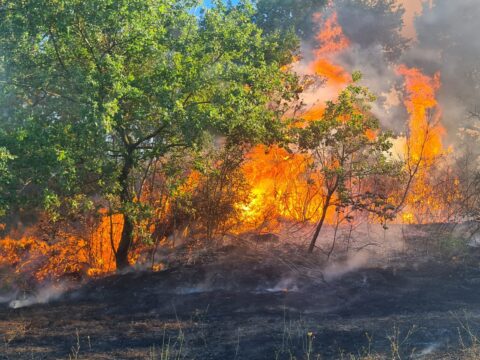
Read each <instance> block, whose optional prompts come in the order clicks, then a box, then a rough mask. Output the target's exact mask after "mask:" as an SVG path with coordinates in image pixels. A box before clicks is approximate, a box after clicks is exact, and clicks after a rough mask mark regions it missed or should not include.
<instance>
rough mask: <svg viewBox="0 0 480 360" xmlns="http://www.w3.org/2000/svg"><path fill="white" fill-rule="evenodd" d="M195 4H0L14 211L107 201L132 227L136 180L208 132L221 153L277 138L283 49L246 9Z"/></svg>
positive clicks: (292, 94) (286, 79)
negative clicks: (221, 143)
mask: <svg viewBox="0 0 480 360" xmlns="http://www.w3.org/2000/svg"><path fill="white" fill-rule="evenodd" d="M197 5H198V2H197V1H193V0H181V1H177V0H141V1H131V0H115V1H113V0H91V1H83V0H61V1H59V0H45V1H42V3H41V6H40V5H39V2H38V1H37V0H25V1H21V2H18V1H16V0H6V1H4V2H3V3H2V11H1V12H0V53H1V54H2V58H1V61H0V62H1V64H0V71H1V72H0V80H1V83H0V84H1V86H0V106H2V108H3V109H6V110H5V111H4V112H2V113H1V114H0V124H1V129H2V130H0V141H1V144H2V146H5V147H6V148H7V149H8V151H9V152H10V153H11V154H12V155H14V156H15V159H13V160H12V161H11V171H12V173H13V174H14V175H15V178H16V184H15V188H16V192H15V193H16V194H17V196H16V200H17V203H19V204H20V203H23V204H24V203H27V202H29V203H30V204H31V205H35V206H40V205H42V204H43V205H46V206H47V207H48V208H53V207H56V208H62V206H63V205H62V206H59V203H58V201H59V202H61V203H62V204H70V203H71V199H74V198H76V197H77V196H79V195H86V196H89V197H91V198H96V199H97V200H100V201H101V200H102V199H105V198H111V196H115V197H117V198H118V202H119V206H118V209H117V210H118V211H120V212H122V213H123V214H124V215H125V216H127V217H129V218H130V220H132V221H131V223H133V222H134V220H135V219H137V218H142V216H140V215H139V214H138V211H137V210H138V209H137V208H136V206H134V205H135V204H136V203H137V202H138V200H139V199H137V198H136V197H137V196H136V193H137V191H136V188H137V187H138V178H137V175H138V174H139V173H142V171H148V164H150V163H151V161H153V160H154V159H158V158H165V159H169V157H170V155H171V154H172V151H173V150H178V149H194V150H195V149H201V148H202V146H203V143H204V140H205V139H206V138H208V137H207V136H205V134H206V133H210V134H212V136H223V137H225V138H226V142H227V144H241V143H256V142H260V141H265V142H272V141H274V140H276V139H277V138H279V137H280V136H281V135H282V130H283V127H282V120H281V119H282V117H283V115H284V113H285V111H286V109H287V105H286V104H287V103H288V101H289V100H292V99H294V98H296V97H297V91H296V89H297V86H296V83H297V77H296V76H295V75H294V74H292V73H289V72H288V71H285V70H282V69H281V65H282V62H284V61H285V59H286V57H287V55H286V54H287V53H288V52H289V51H291V50H293V45H292V49H289V48H288V46H287V47H286V46H285V45H284V44H283V43H281V41H282V40H283V39H284V38H282V37H280V36H278V34H276V33H272V34H268V33H264V32H263V31H262V30H261V29H260V28H259V27H258V26H257V25H256V24H255V23H254V22H253V21H252V19H253V18H254V17H255V8H254V7H253V5H252V4H251V3H250V2H249V1H243V2H240V4H239V5H236V6H233V5H225V4H224V3H223V2H221V1H217V2H215V6H214V7H213V8H210V9H204V10H202V12H201V14H200V15H199V14H198V12H195V11H193V9H194V7H195V6H197ZM291 44H293V42H292V43H291ZM57 200H58V201H57ZM134 208H135V210H132V209H134ZM126 228H127V227H126ZM129 228H130V229H127V232H128V233H130V235H128V234H127V235H128V236H127V237H130V239H131V237H132V232H133V230H131V228H132V226H129ZM129 243H130V242H129ZM127 245H128V244H127ZM124 248H125V249H128V248H129V245H128V246H124Z"/></svg>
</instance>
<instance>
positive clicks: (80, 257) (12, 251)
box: [0, 210, 123, 281]
mask: <svg viewBox="0 0 480 360" xmlns="http://www.w3.org/2000/svg"><path fill="white" fill-rule="evenodd" d="M99 215H100V218H99V221H98V223H97V224H93V223H92V224H90V226H92V229H93V230H92V231H87V233H84V234H77V233H76V232H75V231H66V230H62V231H59V232H58V233H57V234H56V238H57V239H56V240H52V239H47V240H44V239H42V237H41V236H40V232H41V231H40V229H39V228H38V226H32V227H30V228H28V229H26V230H25V231H24V232H23V233H24V234H23V235H22V236H21V237H20V238H16V237H11V236H7V237H6V238H4V239H2V240H1V241H0V267H2V268H10V269H13V270H14V273H15V274H16V275H18V276H20V277H23V278H25V279H26V281H27V280H28V281H30V280H31V278H33V279H36V280H38V281H44V280H53V279H58V278H61V277H62V276H72V277H76V278H81V277H82V276H84V275H88V276H99V275H103V274H106V273H109V272H112V271H114V270H115V259H114V253H113V250H112V245H113V246H114V247H116V246H117V245H118V242H119V240H120V235H121V230H122V227H123V217H122V215H118V214H114V215H108V214H107V213H106V211H105V210H101V211H100V214H99ZM29 278H30V280H29Z"/></svg>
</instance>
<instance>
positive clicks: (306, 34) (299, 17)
mask: <svg viewBox="0 0 480 360" xmlns="http://www.w3.org/2000/svg"><path fill="white" fill-rule="evenodd" d="M326 3H327V1H326V0H258V1H257V12H256V14H255V20H256V23H257V24H258V25H259V26H260V27H261V28H262V29H264V30H265V31H266V32H281V33H288V32H289V31H293V32H295V33H296V34H297V36H298V37H300V38H301V39H304V40H310V39H311V38H313V37H314V36H315V35H316V31H315V30H316V29H317V26H316V25H315V21H314V17H313V14H314V13H315V12H319V11H320V10H321V9H322V7H323V6H324V5H325V4H326Z"/></svg>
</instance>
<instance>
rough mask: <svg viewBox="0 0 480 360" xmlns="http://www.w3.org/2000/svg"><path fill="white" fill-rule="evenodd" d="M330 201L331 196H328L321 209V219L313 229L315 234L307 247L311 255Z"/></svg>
mask: <svg viewBox="0 0 480 360" xmlns="http://www.w3.org/2000/svg"><path fill="white" fill-rule="evenodd" d="M331 199H332V194H328V195H327V197H326V198H325V204H324V205H323V207H322V217H321V218H320V221H319V222H318V224H317V228H316V229H315V233H314V234H313V237H312V241H311V242H310V246H309V247H308V252H309V253H310V254H311V253H313V250H314V249H315V244H316V242H317V238H318V235H319V234H320V230H322V227H323V223H324V222H325V218H326V217H327V210H328V208H329V207H330V200H331Z"/></svg>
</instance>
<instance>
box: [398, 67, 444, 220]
mask: <svg viewBox="0 0 480 360" xmlns="http://www.w3.org/2000/svg"><path fill="white" fill-rule="evenodd" d="M397 73H398V74H399V75H402V76H403V77H404V79H405V94H406V95H405V100H404V104H405V107H406V109H407V111H408V114H409V122H408V136H407V137H406V139H405V140H404V142H405V143H404V148H403V151H404V154H403V157H404V159H405V162H406V166H407V169H408V172H409V173H410V175H414V176H415V179H414V181H413V183H412V186H411V188H410V189H409V190H410V191H409V195H408V197H407V198H406V199H405V205H406V209H405V212H404V214H403V215H402V218H403V221H404V222H405V223H414V222H423V221H425V220H426V218H427V216H428V218H429V219H430V220H431V219H432V217H434V216H435V215H436V214H438V213H440V212H441V211H442V206H443V204H441V203H440V202H439V201H438V200H436V199H435V190H434V185H433V181H432V177H433V176H434V170H435V165H436V163H437V161H438V160H439V158H440V157H442V156H443V155H445V154H446V152H447V150H446V149H445V148H444V145H443V136H444V134H445V130H444V128H443V126H442V124H441V122H440V119H441V110H440V108H439V104H438V101H437V99H436V94H437V91H438V90H439V89H440V87H441V81H440V74H439V73H437V74H435V75H434V76H432V77H430V76H427V75H425V74H423V73H422V72H421V71H420V70H419V69H417V68H408V67H406V66H404V65H402V66H400V67H398V69H397Z"/></svg>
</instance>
